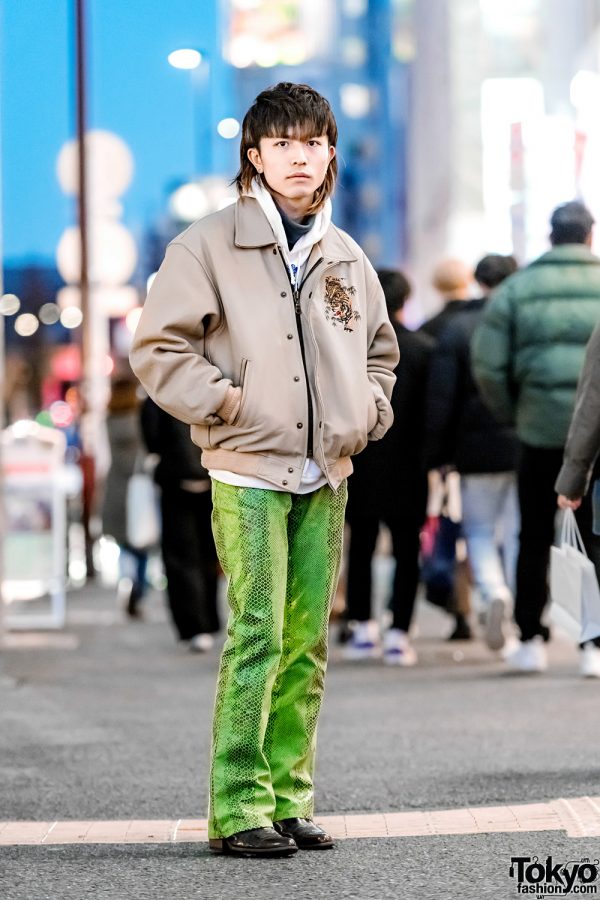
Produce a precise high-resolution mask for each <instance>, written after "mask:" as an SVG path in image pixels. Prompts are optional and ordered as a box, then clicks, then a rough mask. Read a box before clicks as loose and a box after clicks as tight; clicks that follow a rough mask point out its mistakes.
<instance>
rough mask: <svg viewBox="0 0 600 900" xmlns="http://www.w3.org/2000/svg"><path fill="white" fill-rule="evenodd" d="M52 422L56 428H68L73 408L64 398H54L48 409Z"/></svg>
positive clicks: (71, 419) (71, 420)
mask: <svg viewBox="0 0 600 900" xmlns="http://www.w3.org/2000/svg"><path fill="white" fill-rule="evenodd" d="M48 411H49V413H50V418H51V420H52V424H53V425H54V426H55V427H56V428H68V427H69V425H71V424H72V422H73V418H74V416H73V410H72V409H71V407H70V406H69V404H68V403H65V402H64V400H56V401H55V402H54V403H52V404H51V405H50V409H49V410H48Z"/></svg>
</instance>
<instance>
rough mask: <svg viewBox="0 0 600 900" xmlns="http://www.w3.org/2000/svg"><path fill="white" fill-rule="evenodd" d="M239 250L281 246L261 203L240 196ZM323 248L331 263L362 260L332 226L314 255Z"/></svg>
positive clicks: (237, 209) (236, 233) (237, 216)
mask: <svg viewBox="0 0 600 900" xmlns="http://www.w3.org/2000/svg"><path fill="white" fill-rule="evenodd" d="M233 242H234V244H235V246H236V247H240V248H241V249H249V248H251V247H254V248H256V247H273V246H275V245H276V244H277V240H276V238H275V235H274V234H273V229H272V228H271V225H270V224H269V220H268V219H267V217H266V216H265V214H264V212H263V211H262V209H261V207H260V204H259V203H258V201H257V200H255V199H254V198H253V197H246V196H245V197H240V198H239V199H238V201H237V203H236V206H235V222H234V238H233ZM317 248H319V250H320V254H319V255H320V256H323V257H324V258H325V259H326V260H327V261H331V262H355V261H356V260H357V259H358V256H357V254H356V253H355V252H354V250H353V248H352V247H351V245H350V243H349V242H347V241H346V240H344V237H343V235H342V233H341V232H339V231H338V229H337V228H336V227H335V225H330V226H329V228H328V229H327V231H326V232H325V234H324V235H323V237H322V238H321V240H320V241H319V242H318V244H315V247H314V248H313V254H312V255H313V256H314V253H315V251H316V250H317Z"/></svg>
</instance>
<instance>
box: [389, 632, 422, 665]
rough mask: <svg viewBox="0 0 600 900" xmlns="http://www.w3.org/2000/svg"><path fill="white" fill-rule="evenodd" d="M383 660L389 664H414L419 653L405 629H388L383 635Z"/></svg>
mask: <svg viewBox="0 0 600 900" xmlns="http://www.w3.org/2000/svg"><path fill="white" fill-rule="evenodd" d="M383 661H384V663H385V664H386V665H388V666H414V664H415V663H416V661H417V653H416V651H415V648H414V647H413V646H411V643H410V641H409V640H408V635H407V633H406V632H405V631H401V630H400V629H399V628H390V629H388V631H386V633H385V634H384V636H383Z"/></svg>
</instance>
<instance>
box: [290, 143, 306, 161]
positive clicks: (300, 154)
mask: <svg viewBox="0 0 600 900" xmlns="http://www.w3.org/2000/svg"><path fill="white" fill-rule="evenodd" d="M307 162H308V160H307V157H306V150H305V148H304V144H302V143H301V142H300V141H298V143H297V144H296V145H295V146H294V155H293V159H292V163H293V165H295V166H305V165H306V163H307Z"/></svg>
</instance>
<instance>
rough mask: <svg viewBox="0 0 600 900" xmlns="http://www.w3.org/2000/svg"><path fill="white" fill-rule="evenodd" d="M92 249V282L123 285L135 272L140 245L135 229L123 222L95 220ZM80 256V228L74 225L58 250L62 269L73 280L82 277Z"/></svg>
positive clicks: (67, 232) (58, 258) (90, 238)
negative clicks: (133, 233)
mask: <svg viewBox="0 0 600 900" xmlns="http://www.w3.org/2000/svg"><path fill="white" fill-rule="evenodd" d="M89 253H90V282H91V283H92V284H102V285H120V284H123V283H124V282H126V281H128V280H129V279H130V278H131V276H132V275H133V272H134V270H135V266H136V263H137V247H136V244H135V241H134V239H133V236H132V235H131V232H130V231H129V230H128V229H127V228H126V227H125V226H124V225H122V224H121V223H120V222H115V221H110V220H107V219H99V220H92V222H91V227H90V232H89ZM80 258H81V249H80V235H79V229H78V228H76V227H75V226H71V227H70V228H66V229H65V230H64V231H63V234H62V236H61V238H60V241H59V243H58V247H57V250H56V263H57V266H58V271H59V272H60V274H61V275H62V277H63V278H64V280H65V281H66V282H68V283H70V284H77V283H78V281H79V274H80V266H81V263H80Z"/></svg>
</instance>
